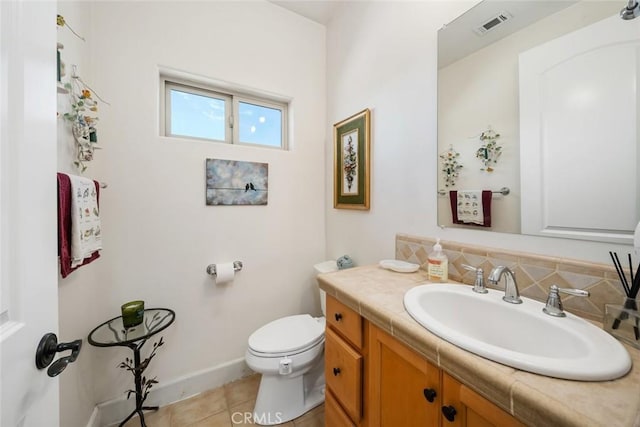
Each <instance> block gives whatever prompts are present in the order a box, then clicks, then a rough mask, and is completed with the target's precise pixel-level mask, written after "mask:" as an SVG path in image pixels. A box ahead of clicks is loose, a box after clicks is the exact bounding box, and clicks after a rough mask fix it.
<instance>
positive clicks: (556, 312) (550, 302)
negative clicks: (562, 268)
mask: <svg viewBox="0 0 640 427" xmlns="http://www.w3.org/2000/svg"><path fill="white" fill-rule="evenodd" d="M560 292H562V293H564V294H569V295H573V296H576V297H588V296H589V292H588V291H584V290H582V289H570V288H559V287H558V286H556V285H551V286H550V287H549V296H548V297H547V304H546V306H545V307H544V308H543V309H542V311H544V312H545V314H548V315H549V316H553V317H566V314H565V313H564V309H563V307H562V300H561V299H560Z"/></svg>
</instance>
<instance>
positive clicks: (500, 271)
mask: <svg viewBox="0 0 640 427" xmlns="http://www.w3.org/2000/svg"><path fill="white" fill-rule="evenodd" d="M504 274H506V276H505V285H504V296H503V297H502V299H503V300H505V301H506V302H509V303H511V304H522V299H521V298H520V293H519V292H518V284H517V283H516V276H515V274H514V273H513V271H512V270H511V269H510V268H509V267H505V266H503V265H500V266H498V267H496V268H494V269H493V270H491V273H489V277H488V278H487V280H488V281H489V283H491V284H492V285H497V284H498V282H499V281H500V278H501V277H502V275H504Z"/></svg>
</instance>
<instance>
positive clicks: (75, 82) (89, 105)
mask: <svg viewBox="0 0 640 427" xmlns="http://www.w3.org/2000/svg"><path fill="white" fill-rule="evenodd" d="M71 78H72V83H65V85H64V87H65V89H67V90H68V91H69V97H70V103H71V111H69V112H68V113H64V115H63V117H64V119H65V120H66V121H68V122H69V123H70V125H71V133H72V134H73V138H74V140H75V145H76V160H75V161H74V162H73V163H74V165H75V166H76V167H77V168H78V169H79V170H80V172H84V171H85V170H86V169H87V166H86V164H85V162H89V161H91V160H93V153H94V151H95V150H96V149H98V148H100V147H98V146H97V143H98V134H97V130H96V127H97V122H98V116H97V112H98V102H97V101H96V100H94V99H93V97H92V94H91V91H90V90H89V89H88V88H87V87H85V86H84V84H83V83H82V80H81V79H80V78H79V77H78V76H76V75H75V73H74V75H72V77H71Z"/></svg>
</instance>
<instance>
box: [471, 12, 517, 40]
mask: <svg viewBox="0 0 640 427" xmlns="http://www.w3.org/2000/svg"><path fill="white" fill-rule="evenodd" d="M511 18H513V15H511V14H510V13H509V12H507V11H504V10H503V11H502V12H500V13H498V14H497V15H496V16H494V17H493V18H491V19H489V20H487V21H486V22H485V23H484V24H482V25H480V26H479V27H476V28H474V30H473V31H474V32H475V33H476V34H478V35H479V36H482V35H484V34H486V33H488V32H489V31H491V30H493V29H495V28H496V27H497V26H499V25H500V24H502V23H504V22H505V21H507V20H509V19H511Z"/></svg>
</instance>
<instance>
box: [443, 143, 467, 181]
mask: <svg viewBox="0 0 640 427" xmlns="http://www.w3.org/2000/svg"><path fill="white" fill-rule="evenodd" d="M459 157H460V153H458V152H457V151H456V150H455V149H454V148H453V147H449V149H448V150H447V151H445V152H444V153H442V154H440V159H442V169H441V170H442V174H443V175H444V186H445V187H453V186H455V185H456V179H457V178H458V175H459V171H460V169H462V164H460V163H459V161H458V159H459Z"/></svg>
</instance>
